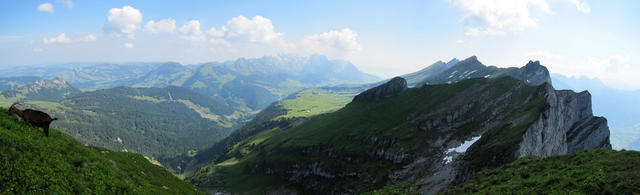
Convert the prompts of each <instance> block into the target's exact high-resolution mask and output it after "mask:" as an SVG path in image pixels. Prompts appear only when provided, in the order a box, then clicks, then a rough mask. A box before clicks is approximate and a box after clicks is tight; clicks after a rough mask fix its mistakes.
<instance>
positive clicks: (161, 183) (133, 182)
mask: <svg viewBox="0 0 640 195" xmlns="http://www.w3.org/2000/svg"><path fill="white" fill-rule="evenodd" d="M0 109H2V110H6V108H0ZM50 131H51V134H50V136H49V137H47V138H45V137H44V136H43V135H42V129H40V128H34V127H31V126H28V125H26V124H24V122H22V121H19V120H18V119H17V117H16V116H15V115H11V116H9V115H7V114H6V112H0V193H1V194H14V193H15V194H197V193H199V192H198V191H197V190H196V189H195V188H194V187H193V186H192V185H191V184H188V183H186V182H184V181H181V180H180V179H178V178H177V177H175V176H173V175H172V174H171V173H169V172H168V171H166V170H164V169H163V168H162V167H160V166H156V165H153V164H151V163H149V162H148V161H147V160H146V159H145V158H144V157H142V156H140V155H137V154H132V153H126V152H113V151H110V150H108V149H104V148H99V147H87V146H83V145H82V144H81V143H79V142H77V141H75V140H74V139H73V138H71V137H70V136H67V135H66V134H63V133H61V132H59V131H58V130H55V129H51V130H50Z"/></svg>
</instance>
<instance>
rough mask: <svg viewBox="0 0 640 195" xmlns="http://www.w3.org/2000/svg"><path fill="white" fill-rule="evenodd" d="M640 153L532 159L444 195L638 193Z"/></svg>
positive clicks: (596, 152) (587, 153) (608, 152)
mask: <svg viewBox="0 0 640 195" xmlns="http://www.w3.org/2000/svg"><path fill="white" fill-rule="evenodd" d="M638 167H640V152H637V151H615V150H611V149H597V150H587V151H582V152H576V153H573V154H568V155H563V156H553V157H549V158H537V157H528V158H522V159H519V160H517V161H515V162H512V163H509V164H506V165H504V166H502V167H500V168H497V169H494V170H490V171H484V172H481V173H479V174H478V175H476V176H474V177H473V178H472V179H470V180H469V181H467V182H465V183H462V184H460V185H458V186H455V187H452V188H450V189H448V190H446V191H444V192H443V193H442V194H638V193H640V169H639V168H638Z"/></svg>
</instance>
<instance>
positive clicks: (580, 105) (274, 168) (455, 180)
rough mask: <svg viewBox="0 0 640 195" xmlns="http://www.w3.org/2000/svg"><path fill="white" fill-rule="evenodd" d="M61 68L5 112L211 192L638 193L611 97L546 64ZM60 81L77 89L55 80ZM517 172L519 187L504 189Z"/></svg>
mask: <svg viewBox="0 0 640 195" xmlns="http://www.w3.org/2000/svg"><path fill="white" fill-rule="evenodd" d="M55 70H57V71H58V72H56V71H50V72H47V71H33V72H35V73H38V74H40V73H43V72H47V73H46V75H44V74H41V75H35V76H40V77H25V76H21V75H19V74H17V75H16V76H20V77H14V78H4V80H2V79H0V87H3V89H5V90H4V91H2V92H1V93H0V94H1V95H2V96H0V97H5V98H4V99H0V100H3V101H1V102H2V103H3V104H10V103H11V102H13V101H15V100H21V101H23V102H26V103H25V104H24V106H25V107H31V108H37V109H40V110H43V111H46V112H48V113H50V114H52V115H53V116H55V117H58V118H59V120H58V121H56V122H55V123H53V126H54V127H55V128H58V129H60V130H61V131H62V132H64V133H66V134H69V135H71V136H73V137H74V138H76V139H78V140H79V141H81V142H82V143H86V144H90V145H95V146H101V147H106V148H109V149H111V150H115V151H129V152H134V153H139V154H143V155H144V156H146V157H148V159H149V160H150V161H152V162H156V163H157V162H159V163H161V164H162V165H163V166H164V167H165V168H166V169H168V170H170V171H172V172H173V173H174V174H176V175H178V176H180V177H186V179H185V181H188V182H190V183H192V184H194V185H196V186H197V187H198V188H199V189H201V190H204V191H205V192H208V193H217V192H230V193H250V194H253V193H262V194H264V193H282V194H290V193H303V194H342V193H349V194H353V193H367V194H390V193H391V194H393V193H400V194H413V193H420V194H433V193H438V192H440V193H446V194H459V193H473V192H519V193H532V192H533V193H546V192H560V191H558V190H553V189H560V188H562V189H564V190H565V191H564V192H572V193H573V192H577V193H586V192H589V193H591V192H598V193H606V192H609V193H612V192H613V193H615V192H619V193H624V192H633V191H636V190H639V189H638V188H637V185H635V183H634V182H633V181H623V179H625V178H627V179H628V178H634V177H636V175H638V174H637V173H636V172H634V171H627V172H624V171H625V169H628V168H629V167H630V166H622V165H620V166H619V165H618V164H621V163H623V162H624V161H628V160H629V159H633V158H635V157H626V156H627V155H631V156H633V155H636V154H637V152H622V153H624V155H621V154H622V153H620V152H615V151H611V150H610V148H611V144H612V142H610V137H611V140H612V141H613V140H617V139H615V138H614V134H613V133H611V135H610V131H609V124H608V122H609V120H607V119H605V118H604V117H598V116H594V113H595V114H597V115H600V114H603V113H602V112H601V111H602V110H603V109H600V108H597V106H596V104H601V103H598V102H596V101H600V100H598V99H597V98H595V97H596V96H598V94H599V93H593V94H592V93H590V92H587V91H578V92H574V91H571V90H556V89H554V88H558V89H566V88H569V87H566V86H571V87H573V88H571V89H575V88H576V87H575V85H569V84H567V83H570V84H571V82H570V81H571V79H564V80H563V78H561V79H558V78H556V77H557V76H556V75H550V74H549V71H548V70H547V69H546V68H545V67H544V66H542V65H541V64H540V62H538V61H529V62H528V63H526V65H524V66H522V67H520V68H515V67H511V68H499V67H495V66H486V65H484V64H482V63H481V62H480V61H479V60H478V58H477V57H475V56H472V57H469V58H467V59H464V60H461V61H460V60H457V59H455V58H454V59H452V60H450V61H448V62H442V61H438V62H436V63H434V64H432V65H431V66H428V67H426V68H424V69H422V70H419V71H417V72H414V73H410V74H406V75H402V76H399V77H395V78H392V79H387V80H382V81H381V80H380V79H377V78H375V77H373V76H370V75H367V74H365V73H362V72H360V71H358V70H357V69H356V68H355V67H354V66H353V65H352V64H351V63H348V62H345V61H340V60H329V59H327V58H326V57H324V56H310V57H298V56H286V55H280V56H270V57H263V58H255V59H242V58H241V59H238V60H235V61H228V62H212V63H205V64H199V65H189V66H183V65H181V64H178V63H138V64H133V65H132V68H130V69H127V68H125V67H124V66H120V65H116V66H110V65H107V64H102V65H95V66H74V67H72V68H64V67H55ZM100 71H104V73H103V74H105V75H106V76H105V77H97V76H98V75H99V74H100ZM18 72H20V71H18ZM62 73H64V74H67V75H75V77H72V78H73V79H72V80H70V81H67V80H64V79H61V78H55V79H51V80H46V79H42V77H44V78H53V76H54V75H57V74H62ZM117 75H121V76H117ZM65 79H66V78H65ZM552 80H553V85H552ZM74 83H76V84H78V85H79V86H81V87H80V90H83V91H84V92H82V91H80V90H78V89H76V88H75V87H73V86H75V85H74ZM72 85H73V86H72ZM34 86H35V87H34ZM118 86H119V87H118ZM43 94H47V95H43ZM592 95H593V96H594V101H593V102H594V105H593V107H594V108H593V110H594V111H593V112H592V101H591V96H592ZM605 116H607V117H608V115H606V114H605ZM616 120H617V119H616ZM632 124H633V122H632ZM615 129H616V128H615V127H614V130H615ZM612 132H615V131H612ZM625 141H627V140H625ZM620 143H621V142H620ZM628 143H629V145H633V143H634V142H633V141H628ZM614 144H615V143H614ZM597 148H602V149H599V150H592V149H597ZM583 150H586V151H584V152H581V151H583ZM125 154H126V153H125ZM597 156H599V157H597ZM600 157H602V158H609V159H607V160H606V161H603V160H599V159H597V158H600ZM547 159H549V160H550V161H548V163H547V161H546V160H547ZM576 159H579V160H580V162H582V164H576V165H571V166H566V167H565V168H562V169H559V168H561V167H559V166H554V163H562V162H568V161H575V160H576ZM156 160H157V161H156ZM551 162H553V163H551ZM605 164H606V165H608V166H612V168H606V171H607V173H603V170H605V169H603V168H602V166H603V165H605ZM527 165H531V167H535V170H536V171H538V172H540V173H541V174H537V173H536V174H527V173H526V171H522V169H523V168H524V169H526V168H527V167H528V166H527ZM625 167H626V168H625ZM559 170H561V171H565V172H567V173H566V174H573V175H574V178H560V177H557V175H554V174H553V173H556V172H558V171H559ZM580 171H583V172H580ZM609 171H610V172H613V174H609V173H608V172H609ZM575 172H579V173H580V174H574V173H575ZM542 173H547V174H542ZM514 174H515V176H518V175H520V177H519V178H514V180H516V181H517V182H520V183H508V182H507V183H504V180H496V179H495V175H501V176H500V178H509V177H511V176H514ZM549 174H551V175H549ZM592 175H596V177H594V176H592ZM580 178H582V180H584V181H585V182H583V183H576V182H580V181H581V180H580ZM604 179H610V180H611V181H604ZM541 180H543V181H541ZM559 180H562V181H565V183H562V182H560V183H558V182H556V183H557V184H556V183H550V182H549V181H559ZM487 183H490V184H491V185H494V186H496V187H499V188H492V187H486V185H487ZM615 183H617V185H615V186H612V185H613V184H615ZM529 184H532V185H533V184H535V186H530V187H531V188H517V187H518V186H523V185H525V186H526V185H529ZM543 186H548V188H546V190H549V189H550V190H551V191H545V188H542V187H543ZM169 188H170V189H172V188H173V187H169ZM516 188H517V189H522V190H515V191H514V189H516ZM161 192H162V191H161ZM194 193H197V192H194Z"/></svg>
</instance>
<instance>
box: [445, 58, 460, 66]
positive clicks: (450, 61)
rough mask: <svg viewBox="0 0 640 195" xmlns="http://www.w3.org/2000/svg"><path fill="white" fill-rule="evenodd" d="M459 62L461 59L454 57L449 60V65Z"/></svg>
mask: <svg viewBox="0 0 640 195" xmlns="http://www.w3.org/2000/svg"><path fill="white" fill-rule="evenodd" d="M458 62H460V60H458V58H453V59H451V60H449V62H447V67H451V66H453V65H455V64H457V63H458Z"/></svg>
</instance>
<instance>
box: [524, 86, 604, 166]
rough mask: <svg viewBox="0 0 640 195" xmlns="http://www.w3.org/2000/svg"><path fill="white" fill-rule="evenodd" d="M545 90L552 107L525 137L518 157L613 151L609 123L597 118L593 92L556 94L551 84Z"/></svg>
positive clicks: (561, 91)
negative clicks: (598, 150)
mask: <svg viewBox="0 0 640 195" xmlns="http://www.w3.org/2000/svg"><path fill="white" fill-rule="evenodd" d="M544 89H545V91H544V93H545V95H546V100H547V101H546V103H547V104H548V107H547V109H546V110H544V111H543V112H542V113H541V114H540V118H539V120H537V121H536V122H534V124H533V125H531V126H530V127H529V129H528V130H527V131H526V133H525V134H524V136H523V141H522V143H520V146H519V149H518V152H517V156H518V157H523V156H527V155H533V156H540V157H548V156H553V155H563V154H567V153H571V152H576V151H580V150H585V149H594V148H602V147H606V148H611V144H610V143H609V127H608V126H607V120H606V119H604V118H602V117H594V116H593V113H592V112H591V94H589V92H587V91H583V92H580V93H575V92H573V91H568V90H560V91H555V90H554V89H553V87H551V85H550V84H546V86H545V88H544Z"/></svg>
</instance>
